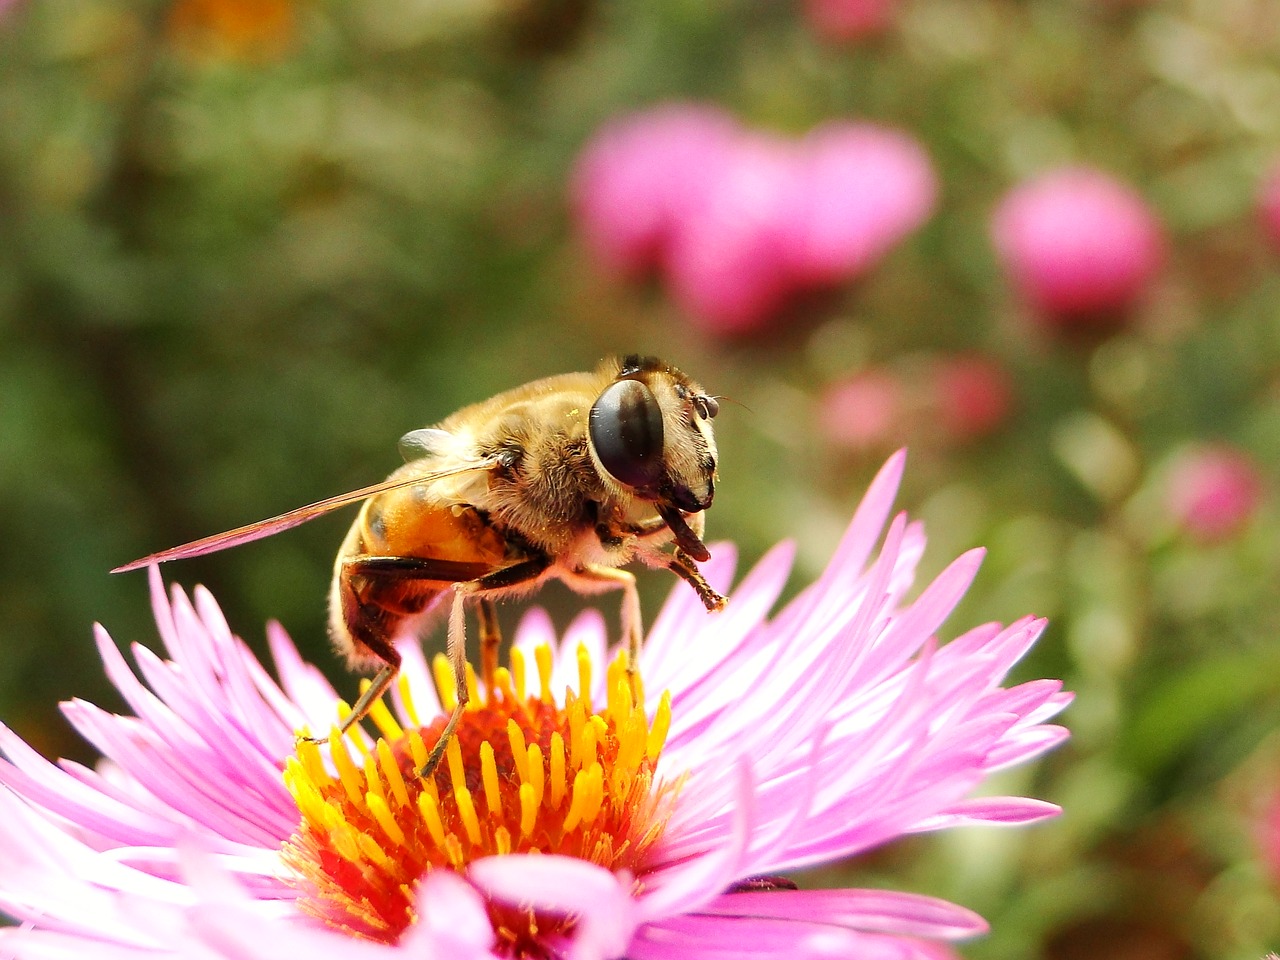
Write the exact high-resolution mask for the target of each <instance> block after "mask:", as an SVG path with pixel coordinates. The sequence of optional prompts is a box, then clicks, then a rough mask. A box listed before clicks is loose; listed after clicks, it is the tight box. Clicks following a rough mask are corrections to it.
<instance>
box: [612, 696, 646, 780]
mask: <svg viewBox="0 0 1280 960" xmlns="http://www.w3.org/2000/svg"><path fill="white" fill-rule="evenodd" d="M648 735H649V731H648V728H647V725H646V724H645V720H644V711H643V710H638V709H634V708H633V709H632V710H631V712H630V713H629V714H628V716H627V719H626V720H625V721H624V722H623V724H622V726H621V727H620V728H619V730H618V760H617V766H618V768H619V769H627V770H630V769H634V768H635V767H637V766H639V764H640V758H641V757H643V756H644V755H645V747H646V746H647V743H646V740H647V738H648Z"/></svg>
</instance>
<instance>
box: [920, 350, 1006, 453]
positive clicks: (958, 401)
mask: <svg viewBox="0 0 1280 960" xmlns="http://www.w3.org/2000/svg"><path fill="white" fill-rule="evenodd" d="M933 388H934V393H935V399H934V403H935V404H936V407H937V412H938V418H939V420H940V422H941V425H942V429H943V431H944V432H945V433H946V435H947V436H948V437H950V438H952V439H955V440H960V441H967V440H975V439H978V438H979V437H984V436H987V435H988V434H990V433H992V432H994V431H995V430H997V429H999V428H1000V427H1001V426H1002V425H1003V424H1004V422H1005V421H1006V420H1008V418H1009V415H1010V413H1012V411H1013V405H1014V387H1013V380H1012V378H1011V377H1010V376H1009V371H1008V370H1006V369H1005V368H1004V367H1003V366H1002V365H1001V364H1000V363H999V362H997V361H996V360H995V359H993V358H991V357H984V356H980V355H978V354H971V355H967V356H954V357H948V358H946V359H943V360H939V361H937V363H936V364H935V365H934V369H933Z"/></svg>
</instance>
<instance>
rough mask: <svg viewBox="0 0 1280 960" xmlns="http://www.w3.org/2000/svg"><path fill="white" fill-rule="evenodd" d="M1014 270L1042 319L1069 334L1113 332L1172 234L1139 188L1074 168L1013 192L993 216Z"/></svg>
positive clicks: (1000, 247)
mask: <svg viewBox="0 0 1280 960" xmlns="http://www.w3.org/2000/svg"><path fill="white" fill-rule="evenodd" d="M992 234H993V239H994V242H995V246H996V251H997V253H998V254H999V256H1000V259H1001V261H1002V263H1003V265H1004V268H1005V271H1006V273H1007V274H1008V275H1009V277H1010V279H1011V280H1012V281H1013V283H1014V285H1015V286H1016V287H1017V288H1018V289H1019V290H1020V291H1021V293H1022V294H1023V296H1025V297H1026V299H1027V300H1028V302H1029V303H1030V305H1031V306H1032V308H1033V309H1034V310H1035V311H1036V312H1037V313H1038V314H1039V316H1040V317H1041V319H1043V320H1044V321H1046V322H1047V323H1048V324H1049V325H1050V326H1052V327H1055V328H1057V329H1059V330H1061V331H1063V332H1066V331H1071V330H1081V331H1084V330H1095V331H1096V330H1109V329H1113V328H1116V327H1118V326H1120V325H1121V324H1123V322H1124V321H1125V319H1126V316H1125V314H1126V311H1128V310H1129V308H1131V307H1132V306H1133V305H1134V304H1135V303H1136V301H1137V300H1138V299H1139V298H1140V297H1141V296H1142V294H1143V293H1144V292H1145V291H1146V289H1147V287H1148V286H1149V285H1150V283H1151V281H1152V279H1153V278H1154V276H1155V274H1156V273H1157V271H1158V270H1159V269H1160V267H1161V265H1162V264H1163V262H1164V236H1163V231H1162V228H1161V226H1160V223H1159V221H1158V220H1157V219H1156V217H1155V214H1154V213H1152V211H1151V209H1150V207H1148V205H1147V203H1146V201H1144V200H1143V199H1142V197H1140V196H1139V195H1138V194H1137V192H1135V191H1134V190H1133V189H1132V188H1131V187H1129V186H1127V185H1125V184H1123V183H1121V182H1120V181H1118V180H1116V179H1115V178H1114V177H1112V176H1110V175H1109V174H1106V173H1103V172H1102V171H1100V170H1096V169H1092V168H1090V167H1083V166H1082V167H1067V168H1063V169H1059V170H1055V171H1052V172H1050V173H1047V174H1044V175H1042V176H1039V177H1036V178H1034V179H1031V180H1028V181H1026V182H1025V183H1023V184H1021V185H1019V186H1018V187H1016V188H1014V189H1013V190H1012V191H1010V192H1009V193H1008V194H1007V195H1006V196H1005V198H1004V199H1003V200H1002V201H1001V202H1000V204H999V206H998V207H997V209H996V212H995V215H994V217H993V219H992Z"/></svg>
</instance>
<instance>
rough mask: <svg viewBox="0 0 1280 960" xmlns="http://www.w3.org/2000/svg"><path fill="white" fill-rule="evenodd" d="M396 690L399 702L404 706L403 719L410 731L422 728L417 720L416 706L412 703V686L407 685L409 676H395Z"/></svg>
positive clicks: (405, 674)
mask: <svg viewBox="0 0 1280 960" xmlns="http://www.w3.org/2000/svg"><path fill="white" fill-rule="evenodd" d="M396 689H397V690H399V691H400V702H401V703H402V704H404V718H405V719H406V720H408V721H409V727H410V729H413V728H415V727H420V726H422V721H421V720H420V719H419V718H418V706H417V704H415V703H414V702H413V685H412V684H411V683H409V674H407V673H401V674H399V675H397V676H396Z"/></svg>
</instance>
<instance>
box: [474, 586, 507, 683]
mask: <svg viewBox="0 0 1280 960" xmlns="http://www.w3.org/2000/svg"><path fill="white" fill-rule="evenodd" d="M476 616H477V618H478V619H479V621H480V678H481V679H482V680H483V681H484V686H485V689H486V690H488V691H489V695H490V696H492V695H493V685H494V679H493V678H494V674H495V673H497V670H498V647H499V646H501V644H502V629H501V627H499V625H498V609H497V607H495V606H494V605H493V601H492V600H490V599H489V598H488V597H481V598H480V603H479V604H478V605H477V607H476Z"/></svg>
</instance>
